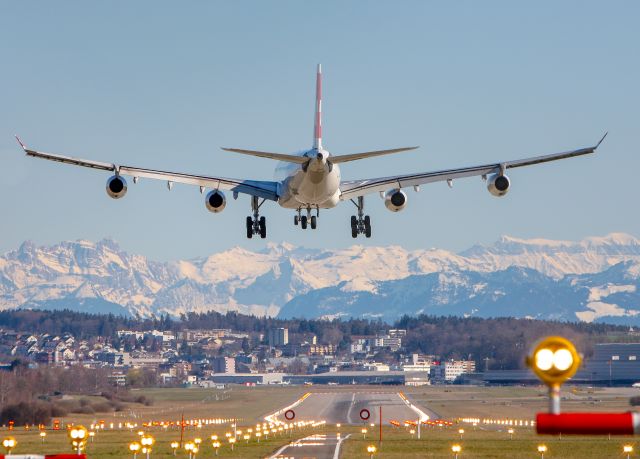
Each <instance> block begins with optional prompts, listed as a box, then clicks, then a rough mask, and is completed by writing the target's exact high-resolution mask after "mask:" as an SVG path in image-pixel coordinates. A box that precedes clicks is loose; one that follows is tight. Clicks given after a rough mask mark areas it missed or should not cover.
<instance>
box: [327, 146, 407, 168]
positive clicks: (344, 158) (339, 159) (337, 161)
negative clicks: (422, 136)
mask: <svg viewBox="0 0 640 459" xmlns="http://www.w3.org/2000/svg"><path fill="white" fill-rule="evenodd" d="M416 148H419V147H403V148H394V149H392V150H377V151H365V152H362V153H352V154H350V155H339V156H332V157H331V159H330V161H331V162H332V163H334V164H340V163H346V162H349V161H356V160H358V159H365V158H373V157H375V156H383V155H390V154H393V153H400V152H402V151H409V150H415V149H416Z"/></svg>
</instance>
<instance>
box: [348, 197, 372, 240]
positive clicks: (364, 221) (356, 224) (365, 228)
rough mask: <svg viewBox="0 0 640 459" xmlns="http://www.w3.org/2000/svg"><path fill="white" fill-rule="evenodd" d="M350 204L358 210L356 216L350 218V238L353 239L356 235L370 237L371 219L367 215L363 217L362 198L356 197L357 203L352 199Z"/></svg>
mask: <svg viewBox="0 0 640 459" xmlns="http://www.w3.org/2000/svg"><path fill="white" fill-rule="evenodd" d="M351 202H352V203H353V204H354V205H355V206H356V207H357V208H358V216H357V217H356V216H355V215H352V216H351V237H352V238H354V239H355V238H357V237H358V234H364V235H365V237H371V218H370V217H369V216H368V215H364V197H363V196H358V202H357V203H356V202H355V201H354V200H353V199H352V200H351Z"/></svg>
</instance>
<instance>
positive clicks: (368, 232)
mask: <svg viewBox="0 0 640 459" xmlns="http://www.w3.org/2000/svg"><path fill="white" fill-rule="evenodd" d="M364 235H365V236H366V237H371V218H369V216H368V215H365V217H364Z"/></svg>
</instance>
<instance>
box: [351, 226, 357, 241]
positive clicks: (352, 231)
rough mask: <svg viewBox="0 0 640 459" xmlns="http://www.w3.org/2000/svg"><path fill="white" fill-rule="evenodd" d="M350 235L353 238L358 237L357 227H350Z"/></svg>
mask: <svg viewBox="0 0 640 459" xmlns="http://www.w3.org/2000/svg"><path fill="white" fill-rule="evenodd" d="M351 237H352V238H354V239H355V238H357V237H358V229H357V228H351Z"/></svg>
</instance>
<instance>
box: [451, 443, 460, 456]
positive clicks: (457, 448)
mask: <svg viewBox="0 0 640 459" xmlns="http://www.w3.org/2000/svg"><path fill="white" fill-rule="evenodd" d="M451 451H452V452H453V455H454V458H455V459H458V454H459V453H460V452H461V451H462V446H460V445H453V446H452V447H451Z"/></svg>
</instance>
